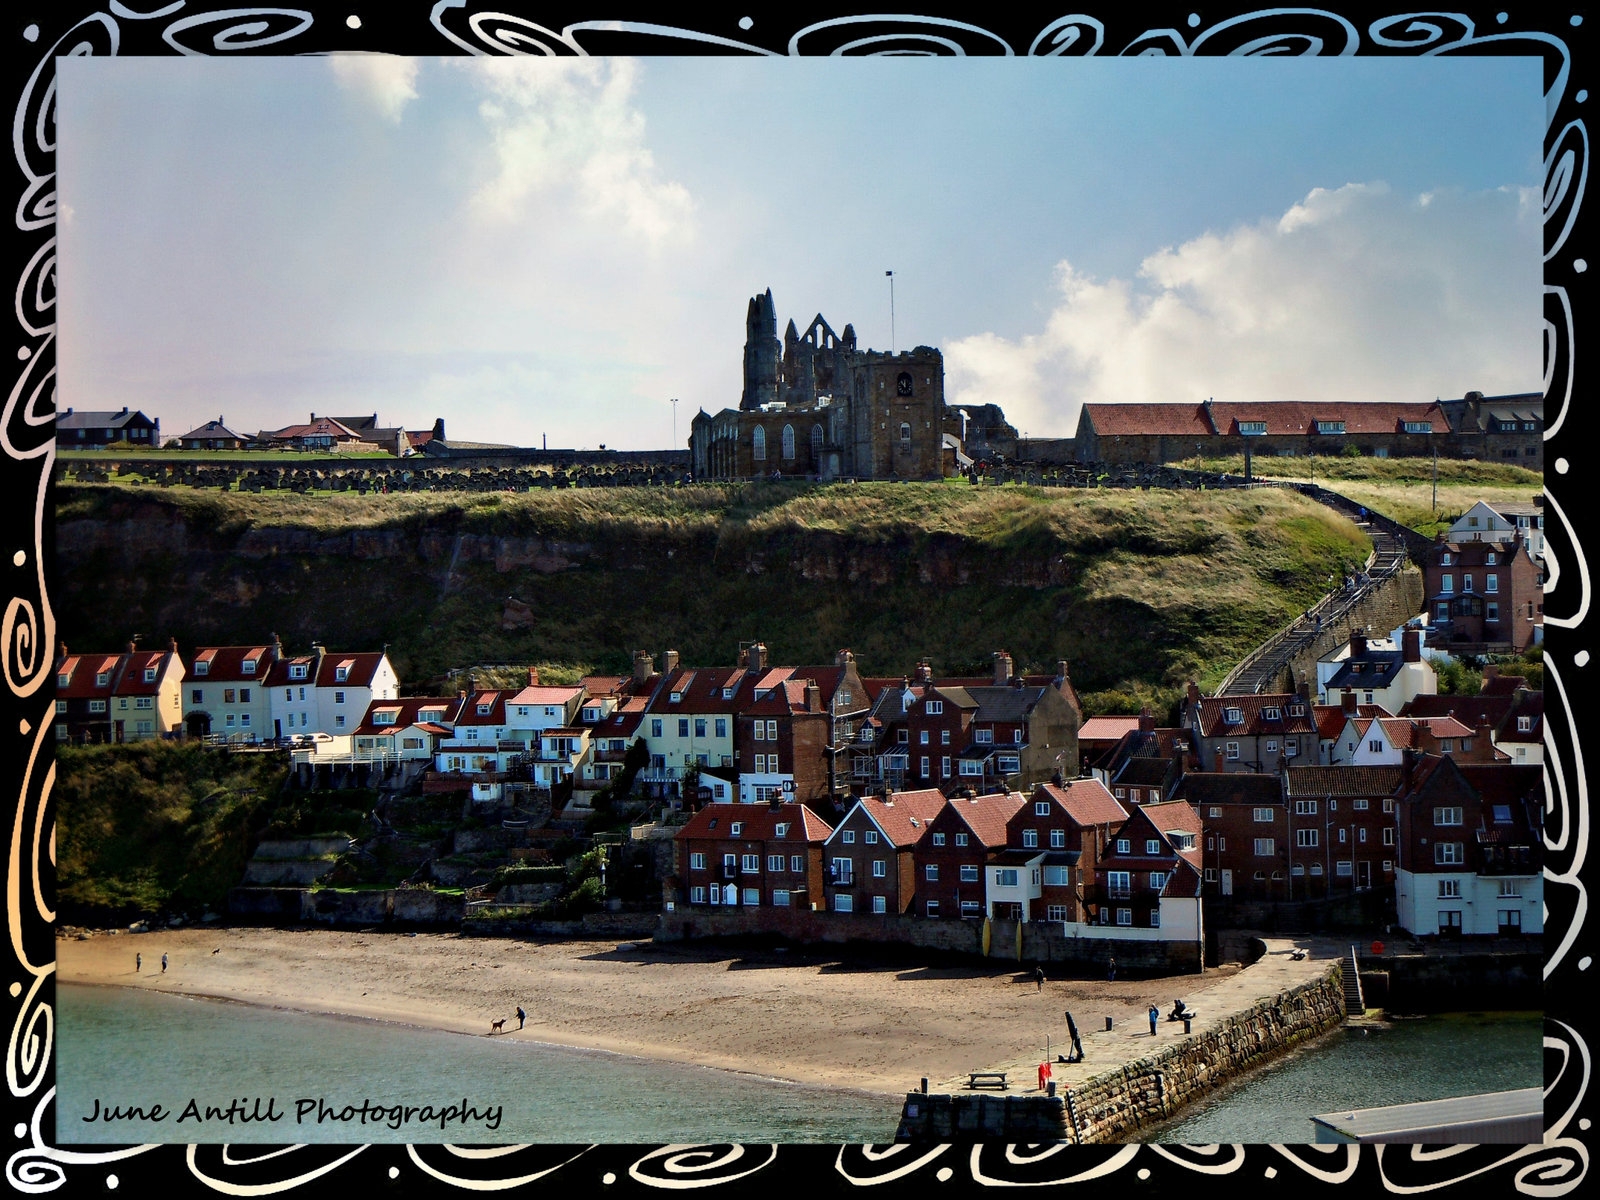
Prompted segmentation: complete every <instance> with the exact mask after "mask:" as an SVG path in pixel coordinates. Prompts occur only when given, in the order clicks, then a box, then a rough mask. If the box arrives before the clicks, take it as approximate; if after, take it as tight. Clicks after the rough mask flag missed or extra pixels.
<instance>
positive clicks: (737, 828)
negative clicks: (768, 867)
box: [728, 821, 850, 842]
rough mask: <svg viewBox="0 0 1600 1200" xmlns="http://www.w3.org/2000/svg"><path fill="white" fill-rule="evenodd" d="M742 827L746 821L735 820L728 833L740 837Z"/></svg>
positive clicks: (846, 839)
mask: <svg viewBox="0 0 1600 1200" xmlns="http://www.w3.org/2000/svg"><path fill="white" fill-rule="evenodd" d="M742 829H744V822H743V821H735V822H734V823H733V825H732V826H731V827H730V828H729V829H728V833H729V835H730V836H732V837H738V836H739V833H740V831H741V830H742ZM849 840H850V839H849V838H848V837H847V838H845V841H847V842H848V841H849Z"/></svg>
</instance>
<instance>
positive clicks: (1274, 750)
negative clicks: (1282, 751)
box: [1267, 738, 1278, 754]
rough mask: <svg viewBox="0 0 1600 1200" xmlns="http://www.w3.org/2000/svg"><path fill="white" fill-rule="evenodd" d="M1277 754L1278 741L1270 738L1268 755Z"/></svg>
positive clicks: (1268, 740)
mask: <svg viewBox="0 0 1600 1200" xmlns="http://www.w3.org/2000/svg"><path fill="white" fill-rule="evenodd" d="M1277 752H1278V743H1277V740H1276V739H1275V738H1268V739H1267V753H1268V754H1276V753H1277Z"/></svg>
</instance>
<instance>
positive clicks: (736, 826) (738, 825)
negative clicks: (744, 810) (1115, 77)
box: [728, 821, 744, 837]
mask: <svg viewBox="0 0 1600 1200" xmlns="http://www.w3.org/2000/svg"><path fill="white" fill-rule="evenodd" d="M743 828H744V822H743V821H735V822H734V823H733V824H732V825H731V826H729V828H728V834H729V836H730V837H738V836H739V831H740V830H741V829H743Z"/></svg>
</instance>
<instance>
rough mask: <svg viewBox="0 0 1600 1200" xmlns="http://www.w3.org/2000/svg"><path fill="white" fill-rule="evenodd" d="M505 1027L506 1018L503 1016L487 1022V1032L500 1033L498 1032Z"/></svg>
mask: <svg viewBox="0 0 1600 1200" xmlns="http://www.w3.org/2000/svg"><path fill="white" fill-rule="evenodd" d="M505 1027H506V1019H505V1018H504V1017H501V1018H500V1019H499V1020H498V1021H490V1022H489V1032H490V1033H500V1032H502V1031H504V1029H505Z"/></svg>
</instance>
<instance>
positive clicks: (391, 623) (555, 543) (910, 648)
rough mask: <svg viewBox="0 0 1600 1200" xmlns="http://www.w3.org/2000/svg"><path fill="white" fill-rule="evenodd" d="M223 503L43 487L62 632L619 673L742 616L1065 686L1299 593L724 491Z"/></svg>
mask: <svg viewBox="0 0 1600 1200" xmlns="http://www.w3.org/2000/svg"><path fill="white" fill-rule="evenodd" d="M175 490H176V489H175ZM63 497H65V498H68V499H70V503H63ZM231 503H232V502H231V501H229V500H228V498H227V497H226V496H225V497H223V498H222V499H221V500H220V501H219V500H216V499H214V498H212V497H206V498H205V502H204V503H179V502H177V501H176V500H175V499H174V497H173V496H171V495H170V494H166V493H158V492H152V493H149V494H143V495H142V494H140V493H138V492H135V491H132V490H130V489H112V488H94V487H81V486H80V487H71V488H63V489H61V495H60V496H58V506H59V507H60V510H61V511H60V516H59V519H58V521H57V524H56V531H55V533H56V553H55V558H56V564H57V572H56V583H55V586H54V588H53V592H52V603H53V604H54V606H55V611H56V614H57V620H58V629H59V633H60V636H61V637H62V638H63V639H64V640H66V641H67V642H68V644H69V645H71V646H73V647H74V648H83V649H91V648H97V647H113V646H120V645H122V644H123V643H124V642H126V641H127V640H128V638H129V637H130V636H132V635H133V634H136V633H137V634H140V635H142V636H143V638H144V639H145V640H146V641H147V642H150V641H153V640H155V639H161V640H163V641H164V640H165V639H166V638H167V637H168V636H169V635H170V636H175V637H176V638H177V639H178V642H179V645H180V647H182V648H183V649H184V650H186V651H187V650H189V649H191V648H192V647H194V646H195V645H197V644H198V645H204V644H240V643H255V642H261V641H265V640H266V639H268V638H270V637H271V635H272V634H273V633H277V634H279V635H280V636H281V637H282V639H283V641H284V643H285V645H286V646H289V647H290V648H291V649H299V648H303V647H304V646H306V645H308V644H309V643H310V641H311V640H313V639H316V640H319V641H321V642H323V643H324V644H325V645H327V646H329V647H330V648H333V649H364V648H376V647H379V646H382V645H388V647H389V652H390V655H391V657H392V658H394V660H395V662H396V666H397V667H398V668H399V669H400V671H401V677H402V679H403V680H405V681H406V683H407V684H421V683H423V682H424V681H425V680H426V679H428V678H430V677H433V676H436V675H439V674H442V673H443V672H444V671H445V670H447V669H449V668H451V667H456V666H463V665H467V664H470V663H474V662H518V661H523V662H547V663H571V664H575V665H580V664H581V665H584V666H587V667H590V668H593V669H597V670H611V671H617V672H622V671H626V670H628V669H629V664H630V661H631V659H630V656H631V652H632V651H633V650H636V649H644V650H649V651H652V652H655V653H659V652H660V651H663V650H666V649H669V648H670V649H675V650H678V651H679V652H680V653H681V654H682V655H683V659H684V661H686V662H691V663H703V664H707V665H711V664H720V663H731V662H732V661H733V659H734V655H735V653H736V649H737V645H738V642H739V641H740V640H742V639H751V638H760V639H761V640H763V641H765V642H766V643H767V644H768V646H770V647H772V652H773V656H774V658H775V660H776V661H781V662H789V663H805V662H830V661H832V659H833V656H834V654H835V652H836V651H837V650H839V649H841V648H845V647H849V648H851V649H853V650H854V651H855V653H856V656H857V659H858V661H860V662H861V663H862V665H863V671H864V673H867V674H883V675H889V674H893V675H898V674H901V673H903V672H904V671H906V670H908V669H909V668H910V667H911V665H912V664H913V663H914V662H915V661H916V660H917V659H918V658H922V657H928V658H930V659H932V661H933V662H934V664H935V669H936V670H938V671H940V672H942V673H943V672H950V673H956V672H969V671H971V672H981V673H986V672H987V671H988V670H989V661H990V658H989V656H990V654H991V652H992V651H994V650H998V649H1006V650H1008V651H1009V652H1010V653H1011V654H1012V656H1013V658H1014V659H1015V660H1016V661H1017V662H1018V664H1019V667H1022V666H1027V667H1028V668H1029V669H1041V668H1052V669H1053V667H1054V664H1055V662H1056V660H1057V659H1060V658H1066V659H1068V660H1069V661H1070V662H1071V663H1072V667H1073V678H1074V682H1075V683H1076V684H1077V685H1078V686H1079V688H1080V690H1094V689H1103V688H1112V687H1118V688H1123V687H1131V686H1134V685H1138V684H1144V685H1148V686H1151V687H1173V686H1176V685H1177V684H1179V683H1181V681H1182V679H1183V678H1184V677H1186V676H1187V675H1189V674H1191V673H1195V672H1203V671H1205V670H1206V669H1208V668H1210V667H1211V666H1212V665H1213V664H1215V665H1217V666H1220V667H1222V669H1226V665H1227V663H1228V660H1229V658H1230V656H1231V655H1233V654H1234V653H1236V652H1237V651H1236V650H1235V649H1234V646H1235V644H1237V646H1238V649H1239V650H1242V648H1243V647H1244V646H1246V645H1248V644H1249V639H1250V638H1252V637H1254V636H1257V635H1258V633H1264V632H1265V631H1266V630H1267V629H1268V628H1270V627H1271V625H1272V623H1273V622H1275V621H1276V620H1277V619H1278V616H1279V614H1280V612H1282V611H1287V610H1290V609H1293V608H1295V607H1296V606H1298V605H1301V604H1302V603H1303V602H1302V601H1301V600H1300V599H1298V598H1297V597H1295V596H1293V595H1288V594H1286V592H1284V591H1283V590H1280V589H1278V588H1277V587H1276V585H1274V584H1272V583H1271V582H1270V581H1269V582H1267V583H1258V582H1256V581H1249V582H1250V586H1251V587H1253V588H1256V589H1257V590H1256V592H1252V593H1251V595H1252V597H1253V599H1252V601H1251V603H1250V604H1249V605H1247V606H1246V611H1241V610H1240V604H1239V601H1238V596H1239V594H1240V589H1239V588H1237V587H1234V588H1224V589H1222V590H1221V591H1219V593H1218V595H1219V596H1220V595H1223V594H1230V593H1231V595H1232V597H1233V598H1232V599H1230V600H1228V601H1226V602H1223V601H1221V600H1215V601H1214V600H1211V599H1208V594H1207V589H1206V587H1205V584H1206V583H1208V582H1209V583H1212V584H1215V583H1216V582H1217V579H1216V578H1215V576H1216V574H1217V572H1218V570H1222V569H1221V568H1217V567H1213V569H1212V575H1213V578H1211V579H1210V580H1204V579H1201V578H1198V577H1197V578H1196V580H1195V583H1194V590H1193V591H1192V593H1185V594H1184V595H1182V596H1181V597H1179V598H1175V597H1172V596H1168V597H1166V598H1165V599H1163V598H1160V597H1156V596H1141V595H1130V594H1128V589H1123V590H1122V591H1121V592H1120V593H1119V592H1118V591H1117V589H1111V590H1107V589H1106V588H1104V587H1103V586H1097V585H1094V584H1092V583H1091V582H1090V580H1091V579H1094V578H1096V577H1097V576H1098V577H1101V578H1102V580H1103V577H1104V575H1105V573H1106V565H1107V562H1108V560H1109V558H1111V557H1121V558H1127V557H1128V556H1129V555H1133V556H1134V557H1137V555H1138V548H1137V546H1133V547H1130V546H1129V545H1127V544H1125V543H1119V544H1117V545H1115V546H1099V545H1094V546H1090V547H1088V548H1087V549H1086V548H1085V546H1084V545H1083V544H1081V543H1080V544H1077V545H1068V544H1059V545H1052V544H1049V543H1048V542H1045V543H1041V542H1040V540H1039V539H1038V538H1037V537H1033V538H1031V539H1029V540H1027V541H1026V544H1024V543H1023V542H1017V543H1008V542H1005V541H1003V540H1002V541H999V542H996V541H994V540H992V539H991V540H989V541H983V540H980V539H977V538H973V537H966V536H962V535H960V534H957V533H951V532H933V531H917V530H899V531H897V532H895V533H893V534H890V535H885V534H884V533H883V532H882V531H881V530H879V531H876V532H874V533H872V534H870V535H867V534H860V535H858V534H855V533H851V532H841V531H839V530H838V529H827V528H804V527H787V528H784V529H782V530H781V531H779V532H772V531H771V530H767V531H765V532H762V531H756V530H753V529H752V528H751V527H750V526H749V525H748V524H747V523H745V522H743V521H741V520H738V519H736V518H735V517H734V516H733V515H731V514H720V515H719V516H718V517H717V519H715V520H702V521H699V522H689V523H680V524H678V525H672V524H670V523H662V522H655V523H651V522H650V521H647V520H643V519H641V520H639V521H637V522H635V523H634V524H629V522H628V521H626V520H623V521H609V522H606V523H604V524H596V525H594V527H593V528H590V529H585V528H581V527H580V528H578V529H577V530H576V534H574V532H573V531H572V530H570V529H569V530H568V531H566V532H565V533H564V534H563V535H562V536H552V535H548V534H542V533H539V532H536V531H533V530H531V529H530V530H528V531H526V532H521V531H518V530H517V529H516V528H515V526H516V525H517V524H518V523H519V521H518V519H517V518H516V517H515V516H508V517H507V518H505V519H501V520H499V525H500V526H502V527H503V526H507V525H509V526H512V529H511V531H509V532H504V531H502V530H501V529H500V528H492V529H483V528H481V524H482V523H481V522H480V528H477V529H474V528H471V527H470V526H471V523H472V522H471V520H470V519H469V518H467V517H465V516H464V515H463V514H462V513H461V512H460V511H457V510H448V509H447V510H444V511H435V512H431V513H428V514H424V515H420V516H408V517H405V518H403V519H400V520H396V521H395V522H393V523H390V524H384V525H379V526H377V527H362V528H339V527H337V524H336V523H332V522H325V523H324V524H321V525H317V524H315V523H313V522H312V521H310V520H307V522H306V523H305V524H303V525H302V524H297V523H292V522H290V521H281V520H280V521H275V520H271V519H264V518H263V517H261V516H260V515H259V514H257V515H253V516H252V515H250V514H248V513H246V514H244V515H240V512H236V511H234V510H233V509H231V508H229V505H230V504H231ZM306 503H307V504H308V505H312V506H314V505H315V504H316V503H317V502H316V501H315V500H308V501H307V502H306ZM241 511H242V510H241ZM306 511H307V512H314V511H318V510H314V509H312V508H308V509H307V510H306ZM320 511H321V512H323V513H324V514H326V513H327V512H329V511H331V510H326V509H325V510H320ZM523 523H524V524H525V523H526V522H523ZM580 525H581V523H580ZM1155 557H1156V558H1158V559H1161V562H1162V564H1163V565H1162V569H1163V570H1165V569H1166V564H1168V563H1170V564H1171V565H1172V566H1173V567H1177V566H1178V565H1179V562H1178V561H1177V560H1175V559H1174V558H1173V555H1172V554H1171V552H1170V548H1169V550H1168V551H1167V553H1166V555H1165V557H1163V556H1161V555H1157V556H1155ZM1322 570H1323V567H1322V565H1321V560H1320V559H1319V561H1318V564H1317V565H1316V571H1319V572H1320V571H1322ZM1222 573H1223V574H1226V573H1227V572H1226V571H1225V570H1222ZM1310 573H1311V572H1308V573H1307V574H1308V575H1309V574H1310ZM1224 609H1225V610H1226V611H1224ZM1217 673H1218V674H1220V671H1218V672H1217Z"/></svg>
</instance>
